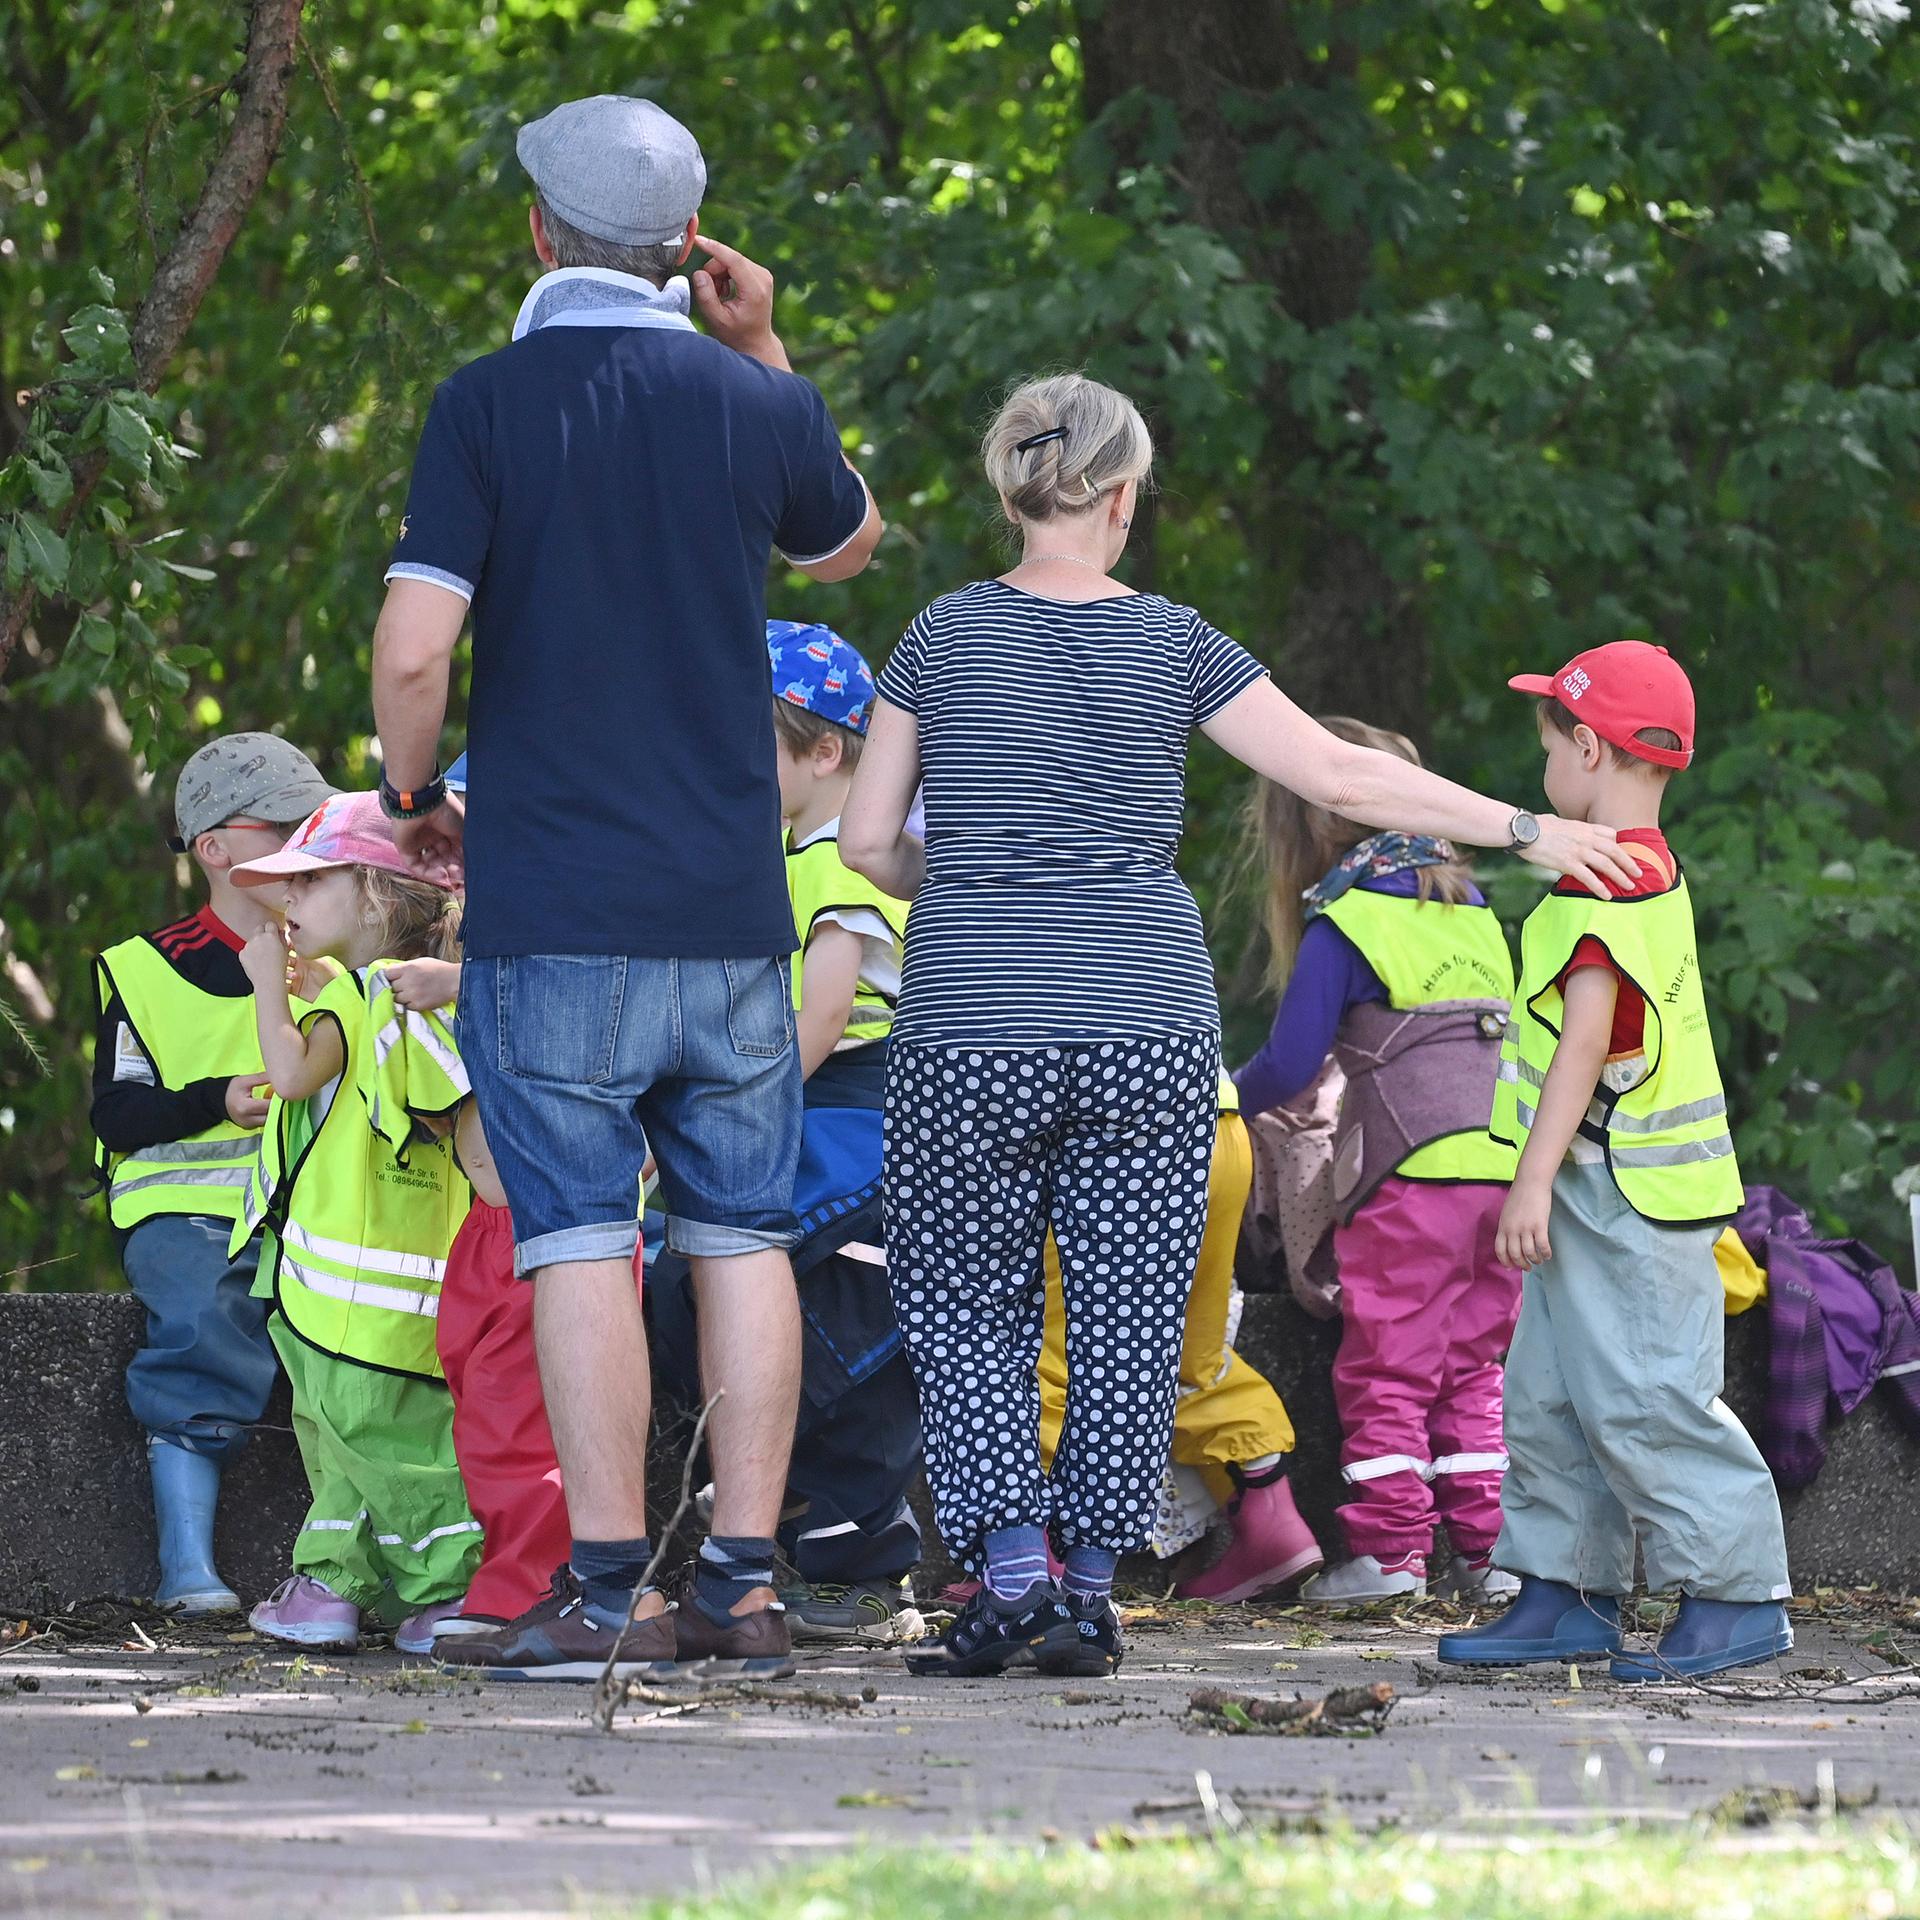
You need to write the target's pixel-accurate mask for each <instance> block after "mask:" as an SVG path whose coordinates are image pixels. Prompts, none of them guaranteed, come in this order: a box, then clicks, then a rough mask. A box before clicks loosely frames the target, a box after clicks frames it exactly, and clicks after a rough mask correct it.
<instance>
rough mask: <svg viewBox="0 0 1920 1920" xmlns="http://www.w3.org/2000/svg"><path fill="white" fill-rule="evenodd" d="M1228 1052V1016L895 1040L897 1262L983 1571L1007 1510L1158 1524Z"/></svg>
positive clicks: (960, 1515)
mask: <svg viewBox="0 0 1920 1920" xmlns="http://www.w3.org/2000/svg"><path fill="white" fill-rule="evenodd" d="M1219 1063H1220V1039H1219V1035H1218V1034H1217V1033H1211V1032H1201V1033H1182V1034H1172V1035H1168V1036H1165V1037H1163V1038H1160V1039H1155V1040H1131V1041H1112V1042H1105V1043H1099V1044H1089V1045H1077V1046H1059V1047H1029V1048H1017V1049H1008V1050H994V1049H989V1048H978V1049H975V1048H967V1047H938V1046H912V1045H905V1044H902V1043H900V1042H898V1041H896V1042H895V1043H894V1045H893V1047H892V1049H891V1053H890V1057H889V1060H888V1063H887V1102H886V1223H887V1271H888V1275H889V1278H890V1281H891V1284H892V1288H893V1303H894V1312H895V1314H896V1316H897V1318H898V1320H899V1322H900V1331H901V1334H902V1336H903V1337H904V1339H905V1341H906V1347H907V1352H908V1354H909V1356H910V1357H911V1359H912V1362H913V1371H914V1376H915V1378H916V1379H917V1381H918V1382H919V1388H920V1407H921V1419H922V1422H923V1425H924V1427H925V1432H926V1462H927V1479H928V1482H929V1484H930V1485H931V1487H932V1489H933V1497H934V1505H935V1509H936V1511H937V1514H938V1517H939V1523H940V1532H941V1535H942V1537H943V1538H944V1539H945V1541H946V1543H947V1546H948V1549H949V1550H950V1551H951V1552H952V1553H953V1555H954V1556H955V1558H956V1559H958V1560H960V1561H962V1562H963V1563H964V1564H965V1565H967V1566H968V1567H969V1568H971V1569H972V1570H974V1571H975V1572H978V1571H979V1570H980V1567H981V1563H982V1540H983V1537H984V1536H985V1535H986V1534H987V1533H989V1532H992V1531H994V1530H996V1529H998V1528H1001V1527H1011V1526H1047V1525H1049V1524H1050V1525H1051V1526H1052V1529H1053V1533H1054V1537H1055V1539H1056V1541H1057V1542H1058V1543H1059V1545H1060V1546H1061V1547H1062V1548H1065V1547H1069V1546H1093V1547H1104V1548H1107V1549H1109V1550H1111V1551H1113V1552H1116V1553H1125V1552H1129V1551H1131V1550H1132V1549H1134V1548H1136V1547H1139V1546H1141V1545H1144V1544H1145V1542H1146V1539H1147V1536H1148V1531H1149V1528H1150V1526H1151V1523H1152V1519H1153V1512H1154V1502H1155V1499H1156V1497H1157V1495H1158V1493H1159V1488H1160V1477H1161V1471H1162V1469H1163V1467H1164V1466H1165V1464H1166V1460H1167V1448H1168V1445H1169V1442H1170V1438H1171V1434H1172V1427H1173V1402H1174V1387H1175V1383H1176V1380H1177V1377H1178V1373H1179V1363H1180V1337H1181V1327H1182V1322H1183V1320H1184V1317H1185V1313H1186V1305H1187V1295H1188V1293H1189V1292H1190V1290H1191V1289H1192V1286H1193V1271H1194V1263H1195V1261H1196V1260H1197V1258H1198V1256H1199V1251H1200V1236H1201V1233H1202V1231H1203V1229H1204V1227H1205V1225H1206V1211H1207V1174H1208V1171H1209V1168H1210V1165H1211V1162H1212V1157H1213V1140H1214V1133H1215V1128H1216V1124H1217V1121H1218V1117H1219ZM1049 1226H1051V1227H1052V1229H1053V1233H1054V1237H1055V1239H1056V1240H1057V1242H1058V1244H1059V1248H1060V1265H1061V1274H1062V1279H1063V1283H1064V1293H1065V1300H1066V1312H1067V1373H1068V1384H1067V1411H1066V1425H1065V1427H1064V1429H1063V1430H1062V1432H1061V1436H1060V1446H1059V1451H1058V1452H1057V1453H1056V1455H1055V1456H1054V1462H1053V1472H1052V1475H1051V1477H1049V1476H1047V1475H1046V1474H1044V1473H1042V1471H1041V1468H1040V1444H1039V1427H1040V1394H1039V1386H1038V1381H1037V1375H1036V1372H1035V1369H1036V1366H1037V1364H1038V1361H1039V1358H1040V1342H1041V1335H1042V1332H1043V1327H1044V1320H1045V1312H1044V1309H1045V1290H1044V1282H1043V1272H1042V1255H1043V1251H1044V1248H1045V1244H1046V1235H1047V1229H1048V1227H1049Z"/></svg>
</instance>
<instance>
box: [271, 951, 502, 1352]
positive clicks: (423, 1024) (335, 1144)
mask: <svg viewBox="0 0 1920 1920" xmlns="http://www.w3.org/2000/svg"><path fill="white" fill-rule="evenodd" d="M394 964H396V963H395V962H392V961H376V962H375V963H374V964H373V965H372V966H371V967H368V968H367V969H365V971H364V972H362V973H358V974H354V973H348V974H342V975H341V976H340V977H339V978H338V979H336V980H334V981H332V982H331V983H330V984H329V985H328V986H327V988H326V989H325V991H323V992H322V993H321V995H320V998H319V999H318V1000H317V1001H316V1002H315V1003H314V1005H313V1007H312V1009H311V1010H310V1011H309V1012H308V1013H307V1015H306V1017H305V1018H304V1019H303V1021H302V1022H301V1024H302V1026H303V1027H306V1028H309V1029H311V1027H312V1026H313V1024H314V1022H315V1021H316V1020H319V1019H322V1018H332V1019H333V1020H335V1021H336V1022H337V1023H338V1024H339V1027H340V1032H341V1037H342V1040H343V1042H344V1045H345V1050H346V1065H345V1067H344V1068H343V1070H342V1072H341V1074H340V1076H339V1078H338V1079H336V1080H335V1081H333V1082H332V1084H331V1085H329V1086H327V1087H324V1088H322V1089H321V1091H320V1092H319V1093H316V1094H313V1095H311V1096H310V1097H309V1098H308V1099H306V1100H303V1101H297V1102H293V1103H291V1104H289V1103H288V1102H286V1101H283V1100H280V1099H278V1098H276V1099H275V1100H274V1103H273V1114H272V1116H271V1117H270V1118H269V1120H268V1123H267V1132H266V1135H265V1136H264V1137H263V1139H262V1141H261V1150H260V1156H259V1162H258V1166H257V1169H256V1173H255V1178H254V1180H253V1182H252V1184H251V1185H250V1187H249V1189H248V1194H247V1204H246V1209H245V1211H244V1213H243V1214H242V1216H241V1220H240V1223H239V1225H238V1226H237V1227H236V1229H235V1237H236V1238H239V1237H241V1235H242V1233H243V1232H244V1233H250V1232H252V1230H253V1228H254V1226H255V1225H257V1224H259V1223H260V1222H262V1221H265V1222H266V1223H267V1224H268V1225H269V1227H270V1228H271V1232H270V1233H269V1236H268V1239H267V1243H266V1253H265V1258H264V1260H263V1276H262V1285H261V1286H260V1287H259V1288H257V1289H256V1291H270V1292H271V1295H272V1298H273V1301H274V1304H275V1305H276V1306H277V1307H278V1308H279V1309H280V1312H281V1313H282V1315H284V1317H285V1319H286V1322H287V1325H288V1326H289V1327H291V1328H292V1329H293V1331H294V1332H295V1333H296V1334H298V1335H299V1336H300V1338H301V1339H302V1340H304V1341H305V1342H306V1343H307V1344H308V1345H309V1346H311V1347H317V1348H318V1349H319V1350H320V1351H321V1352H322V1353H330V1354H333V1355H336V1356H337V1357H338V1358H340V1359H342V1360H351V1361H353V1362H355V1363H356V1364H357V1365H360V1366H363V1367H371V1368H374V1369H376V1370H377V1371H379V1372H382V1373H398V1374H406V1375H410V1376H413V1377H416V1378H420V1379H428V1380H437V1379H440V1378H442V1377H443V1376H442V1374H441V1370H440V1356H439V1354H438V1352H437V1351H436V1350H435V1345H434V1332H435V1326H436V1322H437V1318H438V1315H439V1311H440V1283H441V1281H442V1280H443V1279H444V1277H445V1275H446V1266H447V1253H448V1251H449V1249H450V1248H451V1247H452V1245H453V1239H454V1235H455V1234H457V1233H458V1232H459V1230H460V1223H461V1222H462V1221H463V1220H464V1219H465V1218H466V1216H467V1209H468V1207H469V1206H470V1205H471V1204H472V1201H473V1189H472V1188H471V1187H470V1186H469V1185H468V1184H467V1178H466V1176H465V1174H463V1173H462V1172H461V1171H460V1169H459V1167H458V1165H457V1164H456V1163H455V1161H454V1157H453V1148H452V1142H451V1141H450V1140H431V1141H422V1140H419V1139H417V1138H416V1137H415V1127H414V1116H415V1115H417V1114H447V1115H451V1114H452V1113H453V1112H454V1111H455V1109H457V1108H458V1106H459V1105H460V1103H461V1101H462V1100H463V1099H465V1098H466V1096H467V1092H468V1087H467V1077H466V1070H465V1069H464V1067H462V1065H461V1063H460V1056H459V1052H458V1049H457V1048H456V1046H455V1044H454V1039H453V1033H452V1030H451V1029H450V1028H449V1027H448V1025H447V1024H446V1021H445V1020H444V1019H443V1017H442V1016H441V1015H440V1014H438V1013H424V1014H423V1013H408V1012H405V1011H404V1010H402V1009H401V1008H400V1007H399V1006H398V1005H397V1003H396V1002H395V1000H394V997H393V990H392V988H391V986H390V985H388V983H387V972H388V970H389V969H390V968H391V967H392V966H393V965H394Z"/></svg>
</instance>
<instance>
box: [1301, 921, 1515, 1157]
mask: <svg viewBox="0 0 1920 1920" xmlns="http://www.w3.org/2000/svg"><path fill="white" fill-rule="evenodd" d="M1324 912H1325V913H1326V916H1327V918H1328V919H1329V920H1331V921H1332V922H1333V924H1334V925H1335V926H1336V927H1338V928H1339V929H1340V931H1341V932H1342V933H1344V934H1345V935H1346V936H1347V938H1348V939H1349V940H1351V941H1352V942H1353V944H1354V945H1355V946H1356V947H1358V948H1359V949H1360V952H1361V954H1362V956H1363V957H1364V958H1365V960H1366V963H1367V965H1368V966H1370V967H1371V968H1372V969H1373V970H1374V972H1375V973H1376V974H1377V975H1378V976H1379V979H1380V984H1381V985H1382V986H1383V987H1385V988H1386V990H1387V1004H1388V1005H1389V1006H1390V1007H1392V1008H1393V1010H1394V1011H1395V1012H1396V1013H1419V1012H1421V1011H1422V1010H1424V1009H1432V1008H1436V1007H1458V1006H1462V1005H1467V1006H1473V1005H1485V1006H1487V1007H1488V1008H1489V1009H1491V1008H1493V1007H1498V1008H1499V1009H1500V1010H1501V1012H1502V1013H1503V1014H1504V1013H1505V1011H1506V1008H1507V1006H1508V1004H1509V1003H1510V1002H1511V1001H1512V999H1513V956H1512V954H1511V953H1510V952H1509V951H1508V949H1507V936H1506V934H1505V932H1504V931H1503V930H1502V929H1501V926H1500V918H1499V915H1498V914H1496V913H1495V912H1494V911H1493V909H1492V908H1491V907H1474V906H1467V905H1457V906H1456V905H1452V904H1450V903H1449V902H1447V901H1444V900H1421V899H1419V898H1417V897H1414V896H1409V895H1405V894H1394V893H1376V892H1373V891H1372V890H1371V889H1369V888H1365V887H1350V888H1348V890H1347V891H1346V892H1345V893H1343V894H1341V895H1340V896H1339V898H1338V899H1336V900H1333V901H1331V902H1329V903H1328V905H1327V906H1326V907H1325V909H1324ZM1487 1065H1488V1071H1489V1076H1491V1075H1492V1074H1493V1073H1494V1072H1495V1071H1496V1070H1497V1069H1496V1068H1495V1065H1494V1060H1493V1052H1492V1042H1491V1038H1489V1041H1488V1060H1487ZM1517 1158H1518V1155H1517V1154H1516V1153H1515V1151H1514V1149H1513V1148H1512V1147H1510V1146H1508V1145H1505V1144H1503V1143H1502V1142H1501V1141H1498V1140H1495V1139H1493V1138H1492V1137H1491V1136H1490V1135H1489V1134H1487V1133H1486V1132H1485V1131H1484V1130H1483V1129H1481V1128H1480V1127H1478V1126H1477V1125H1476V1126H1475V1127H1474V1128H1473V1129H1471V1130H1470V1131H1466V1132H1462V1133H1449V1134H1443V1135H1442V1136H1441V1137H1440V1138H1439V1139H1437V1140H1430V1141H1428V1142H1426V1144H1425V1145H1423V1146H1418V1147H1415V1148H1414V1150H1413V1151H1412V1152H1411V1153H1410V1154H1408V1155H1407V1156H1406V1158H1405V1159H1404V1160H1402V1161H1401V1162H1400V1164H1399V1165H1398V1166H1397V1167H1395V1168H1394V1172H1395V1174H1396V1175H1398V1177H1399V1178H1400V1179H1402V1180H1437V1181H1476V1182H1477V1181H1491V1182H1494V1183H1496V1184H1500V1185H1504V1184H1505V1183H1506V1182H1508V1181H1510V1180H1511V1179H1512V1178H1513V1169H1514V1163H1515V1161H1516V1159H1517Z"/></svg>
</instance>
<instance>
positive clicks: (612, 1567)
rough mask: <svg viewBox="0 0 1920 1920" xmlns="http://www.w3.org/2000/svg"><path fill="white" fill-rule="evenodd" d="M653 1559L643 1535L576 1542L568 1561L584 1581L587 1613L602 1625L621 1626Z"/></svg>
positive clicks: (651, 1551)
mask: <svg viewBox="0 0 1920 1920" xmlns="http://www.w3.org/2000/svg"><path fill="white" fill-rule="evenodd" d="M652 1558H653V1548H652V1546H651V1545H650V1544H649V1543H648V1540H647V1536H646V1535H645V1534H644V1533H643V1534H642V1535H641V1536H640V1538H639V1539H638V1540H576V1541H575V1542H574V1543H573V1551H572V1553H570V1554H569V1555H568V1561H569V1563H570V1564H571V1566H572V1568H573V1577H574V1578H575V1579H576V1580H578V1581H579V1582H580V1591H581V1593H582V1594H583V1595H584V1596H585V1598H586V1602H587V1610H588V1612H590V1613H591V1614H593V1616H594V1617H595V1618H596V1619H598V1620H599V1621H600V1623H601V1625H602V1626H618V1625H619V1624H620V1623H621V1622H622V1621H624V1620H625V1619H626V1617H627V1608H628V1607H629V1606H630V1605H631V1604H632V1603H633V1590H634V1588H635V1587H637V1586H638V1585H639V1584H640V1577H641V1575H642V1574H644V1573H645V1572H646V1570H647V1563H648V1562H649V1561H650V1560H651V1559H652Z"/></svg>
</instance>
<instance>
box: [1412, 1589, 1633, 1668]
mask: <svg viewBox="0 0 1920 1920" xmlns="http://www.w3.org/2000/svg"><path fill="white" fill-rule="evenodd" d="M1439 1651H1440V1658H1441V1659H1442V1660H1445V1661H1447V1662H1448V1663H1449V1664H1450V1665H1452V1666H1456V1667H1523V1666H1530V1665H1532V1664H1534V1663H1535V1662H1540V1663H1547V1662H1553V1663H1557V1664H1559V1665H1563V1666H1564V1665H1565V1664H1566V1663H1567V1662H1568V1661H1569V1660H1599V1659H1602V1658H1604V1657H1606V1656H1608V1655H1611V1654H1617V1653H1618V1652H1619V1651H1620V1602H1619V1601H1618V1600H1617V1599H1615V1598H1614V1596H1613V1595H1612V1594H1610V1593H1582V1592H1581V1591H1580V1589H1579V1588H1578V1587H1569V1586H1567V1585H1566V1584H1565V1583H1564V1582H1562V1581H1559V1580H1536V1579H1535V1578H1534V1576H1533V1575H1532V1574H1530V1573H1523V1574H1522V1575H1521V1576H1520V1592H1519V1594H1518V1596H1517V1597H1516V1598H1515V1600H1514V1603H1513V1605H1512V1606H1510V1607H1509V1608H1508V1609H1507V1610H1506V1612H1505V1613H1503V1614H1502V1615H1501V1616H1500V1617H1499V1619H1497V1620H1489V1621H1488V1622H1487V1624H1486V1625H1485V1626H1484V1627H1471V1628H1469V1629H1468V1630H1467V1631H1466V1632H1465V1633H1443V1634H1442V1635H1441V1636H1440V1649H1439Z"/></svg>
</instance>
